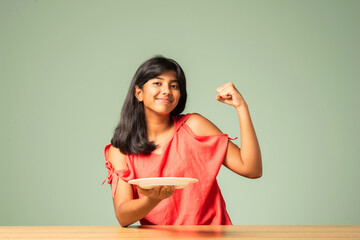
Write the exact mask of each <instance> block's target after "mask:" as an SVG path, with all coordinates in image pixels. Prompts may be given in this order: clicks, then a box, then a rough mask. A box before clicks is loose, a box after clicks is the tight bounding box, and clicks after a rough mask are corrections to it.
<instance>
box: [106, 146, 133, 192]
mask: <svg viewBox="0 0 360 240" xmlns="http://www.w3.org/2000/svg"><path fill="white" fill-rule="evenodd" d="M110 147H111V144H109V145H107V146H106V147H105V150H104V154H105V167H106V168H107V169H108V175H107V177H106V178H105V180H104V181H103V182H102V185H104V183H105V182H106V180H108V181H107V183H108V184H111V192H112V197H113V198H114V196H115V192H116V187H117V185H118V181H119V178H121V179H123V180H124V181H126V182H127V181H129V180H131V179H133V178H134V175H133V174H132V173H131V171H130V169H129V168H128V167H127V168H126V169H122V170H114V168H113V166H112V164H111V162H110V161H109V160H108V153H109V148H110Z"/></svg>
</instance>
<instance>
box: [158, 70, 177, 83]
mask: <svg viewBox="0 0 360 240" xmlns="http://www.w3.org/2000/svg"><path fill="white" fill-rule="evenodd" d="M156 78H157V79H159V78H160V79H163V80H170V81H171V80H178V79H177V76H176V74H175V72H174V71H173V70H166V71H163V72H162V73H160V74H159V75H158V76H156Z"/></svg>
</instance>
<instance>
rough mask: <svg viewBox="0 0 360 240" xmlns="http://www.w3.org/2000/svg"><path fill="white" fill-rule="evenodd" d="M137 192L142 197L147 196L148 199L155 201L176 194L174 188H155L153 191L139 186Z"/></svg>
mask: <svg viewBox="0 0 360 240" xmlns="http://www.w3.org/2000/svg"><path fill="white" fill-rule="evenodd" d="M137 190H138V192H139V193H140V194H141V195H144V196H147V197H148V198H151V199H154V200H163V199H165V198H168V197H171V195H173V194H174V191H175V187H174V186H155V187H154V188H151V189H144V188H141V187H139V186H137Z"/></svg>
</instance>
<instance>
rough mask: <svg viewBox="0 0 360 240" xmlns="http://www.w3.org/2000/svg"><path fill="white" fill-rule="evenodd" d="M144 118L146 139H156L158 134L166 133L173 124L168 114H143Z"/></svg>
mask: <svg viewBox="0 0 360 240" xmlns="http://www.w3.org/2000/svg"><path fill="white" fill-rule="evenodd" d="M145 120H146V128H147V133H148V139H149V140H150V141H152V140H155V139H157V137H158V136H161V135H163V134H166V133H167V132H168V131H169V130H170V129H171V128H172V126H173V121H172V118H171V116H170V114H168V115H159V114H145Z"/></svg>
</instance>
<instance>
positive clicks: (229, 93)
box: [216, 82, 246, 108]
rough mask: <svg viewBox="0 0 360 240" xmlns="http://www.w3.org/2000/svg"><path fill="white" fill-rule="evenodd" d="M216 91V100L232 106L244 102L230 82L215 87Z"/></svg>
mask: <svg viewBox="0 0 360 240" xmlns="http://www.w3.org/2000/svg"><path fill="white" fill-rule="evenodd" d="M216 92H217V93H218V95H217V96H216V100H218V101H219V102H222V103H226V104H229V105H231V106H234V107H235V108H238V107H240V106H243V105H245V104H246V102H245V100H244V98H243V96H242V95H241V94H240V92H239V91H238V90H237V89H236V88H235V86H234V84H233V83H231V82H230V83H227V84H225V85H222V86H221V87H219V88H217V89H216Z"/></svg>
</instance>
